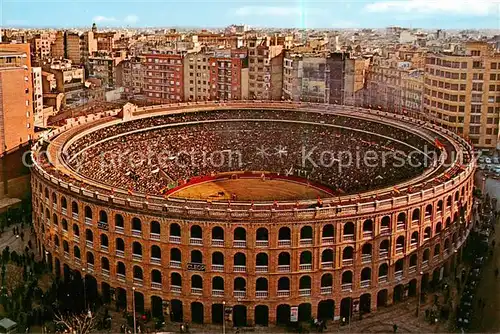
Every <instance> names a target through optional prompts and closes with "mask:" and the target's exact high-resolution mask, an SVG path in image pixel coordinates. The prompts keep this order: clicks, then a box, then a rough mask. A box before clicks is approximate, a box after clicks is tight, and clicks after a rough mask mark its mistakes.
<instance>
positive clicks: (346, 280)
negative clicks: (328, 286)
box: [342, 270, 352, 291]
mask: <svg viewBox="0 0 500 334" xmlns="http://www.w3.org/2000/svg"><path fill="white" fill-rule="evenodd" d="M351 288H352V271H350V270H347V271H344V272H343V273H342V290H344V291H345V290H349V289H351Z"/></svg>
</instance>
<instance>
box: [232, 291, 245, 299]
mask: <svg viewBox="0 0 500 334" xmlns="http://www.w3.org/2000/svg"><path fill="white" fill-rule="evenodd" d="M233 296H234V298H245V297H246V296H247V292H246V291H241V290H235V291H233Z"/></svg>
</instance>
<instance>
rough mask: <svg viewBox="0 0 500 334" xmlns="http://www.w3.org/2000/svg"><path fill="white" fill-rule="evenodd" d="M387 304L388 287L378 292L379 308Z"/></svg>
mask: <svg viewBox="0 0 500 334" xmlns="http://www.w3.org/2000/svg"><path fill="white" fill-rule="evenodd" d="M386 306H387V289H383V290H380V291H379V292H378V293H377V308H379V307H386Z"/></svg>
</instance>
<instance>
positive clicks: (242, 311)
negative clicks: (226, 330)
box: [233, 305, 247, 327]
mask: <svg viewBox="0 0 500 334" xmlns="http://www.w3.org/2000/svg"><path fill="white" fill-rule="evenodd" d="M233 326H234V327H246V326H247V307H246V306H245V305H236V306H234V307H233Z"/></svg>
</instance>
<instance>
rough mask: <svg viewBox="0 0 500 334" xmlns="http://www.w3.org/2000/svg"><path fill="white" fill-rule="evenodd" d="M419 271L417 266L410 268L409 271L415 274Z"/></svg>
mask: <svg viewBox="0 0 500 334" xmlns="http://www.w3.org/2000/svg"><path fill="white" fill-rule="evenodd" d="M416 271H417V266H412V267H410V268H408V273H410V274H413V273H415V272H416Z"/></svg>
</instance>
